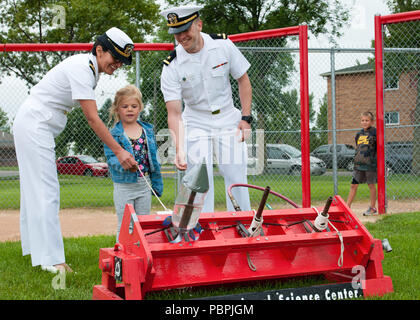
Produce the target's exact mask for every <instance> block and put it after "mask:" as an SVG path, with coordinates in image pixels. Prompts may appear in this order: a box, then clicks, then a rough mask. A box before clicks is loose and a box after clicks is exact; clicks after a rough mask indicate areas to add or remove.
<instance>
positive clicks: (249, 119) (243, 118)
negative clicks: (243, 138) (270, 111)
mask: <svg viewBox="0 0 420 320" xmlns="http://www.w3.org/2000/svg"><path fill="white" fill-rule="evenodd" d="M241 120H243V121H246V122H248V123H249V124H251V123H252V116H242V118H241Z"/></svg>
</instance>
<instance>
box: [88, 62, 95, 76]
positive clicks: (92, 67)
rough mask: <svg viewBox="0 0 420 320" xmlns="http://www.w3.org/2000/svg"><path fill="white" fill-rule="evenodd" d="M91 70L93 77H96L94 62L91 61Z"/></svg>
mask: <svg viewBox="0 0 420 320" xmlns="http://www.w3.org/2000/svg"><path fill="white" fill-rule="evenodd" d="M89 68H90V70H92V72H93V76H94V77H96V72H95V66H94V65H93V62H92V61H91V60H89Z"/></svg>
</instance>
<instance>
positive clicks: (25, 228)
mask: <svg viewBox="0 0 420 320" xmlns="http://www.w3.org/2000/svg"><path fill="white" fill-rule="evenodd" d="M133 47H134V44H133V41H132V40H131V39H130V37H128V36H127V35H126V34H125V33H124V32H123V31H121V30H119V29H118V28H111V29H109V30H108V31H107V32H106V33H105V34H103V35H101V36H99V37H98V39H97V41H96V42H95V44H94V47H93V49H92V52H91V53H89V54H77V55H74V56H71V57H69V58H67V59H65V60H64V61H62V62H61V63H59V64H58V65H57V66H55V67H54V68H52V69H51V70H50V71H49V72H48V73H47V74H46V75H45V76H44V78H43V79H42V80H41V81H40V82H39V83H38V84H37V85H35V86H34V87H33V88H32V89H31V91H30V95H29V97H28V98H27V99H26V100H25V102H24V103H23V104H22V106H21V107H20V108H19V111H18V113H17V115H16V118H15V120H14V124H13V134H14V140H15V146H16V156H17V160H18V165H19V176H20V191H21V202H20V234H21V243H22V253H23V255H28V254H30V255H31V262H32V266H38V265H41V267H42V269H43V270H47V271H50V272H54V273H55V272H58V271H64V270H66V271H69V272H71V271H72V270H71V268H70V267H69V266H68V265H67V264H66V263H65V255H64V246H63V238H62V234H61V228H60V220H59V217H58V212H59V207H60V187H59V183H58V177H57V167H56V163H55V150H54V148H55V142H54V138H55V137H57V136H58V135H59V134H60V133H61V132H62V131H63V130H64V127H65V125H66V122H67V113H68V112H69V111H71V109H72V108H73V107H74V106H77V105H80V106H81V108H82V110H83V113H84V115H85V117H86V120H87V121H88V123H89V125H90V127H91V128H92V129H93V131H94V132H95V133H96V135H97V136H98V137H99V138H100V139H101V140H102V141H103V142H104V143H105V144H107V145H108V146H109V147H110V148H111V149H112V150H113V151H114V152H115V154H117V155H118V156H117V157H118V159H119V161H120V162H121V164H122V166H123V167H124V168H125V169H130V168H132V167H134V166H135V165H136V164H137V163H136V161H135V160H134V158H133V157H132V155H131V154H130V153H129V152H127V151H125V150H124V149H123V148H122V147H121V146H120V145H119V144H118V143H117V142H116V141H115V140H114V139H113V138H112V136H111V134H110V133H109V131H108V129H107V128H106V126H105V124H104V123H103V122H102V120H101V119H100V118H99V116H98V111H97V106H96V99H95V93H94V89H95V87H96V84H97V82H98V80H99V74H100V73H102V72H104V73H107V74H110V75H111V74H113V73H114V71H115V70H116V69H118V68H119V67H121V66H122V64H123V63H124V64H130V63H131V61H132V55H131V53H132V50H133Z"/></svg>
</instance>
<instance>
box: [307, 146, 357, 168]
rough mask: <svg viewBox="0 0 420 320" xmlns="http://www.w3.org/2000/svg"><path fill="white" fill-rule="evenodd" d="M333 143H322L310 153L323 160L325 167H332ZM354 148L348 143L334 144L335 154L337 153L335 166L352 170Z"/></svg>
mask: <svg viewBox="0 0 420 320" xmlns="http://www.w3.org/2000/svg"><path fill="white" fill-rule="evenodd" d="M333 151H334V150H333V145H332V144H324V145H322V146H319V147H318V148H316V149H315V150H314V151H313V152H311V155H312V156H314V157H317V158H319V159H322V160H324V162H325V165H326V166H327V168H332V166H333ZM355 153H356V149H355V148H354V147H353V146H352V145H350V144H337V145H336V154H337V168H339V169H347V170H349V171H352V170H353V168H354V162H353V161H354V155H355Z"/></svg>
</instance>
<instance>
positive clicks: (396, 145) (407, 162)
mask: <svg viewBox="0 0 420 320" xmlns="http://www.w3.org/2000/svg"><path fill="white" fill-rule="evenodd" d="M385 162H386V167H387V170H388V174H392V173H411V170H412V164H413V143H412V142H388V143H386V144H385Z"/></svg>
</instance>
